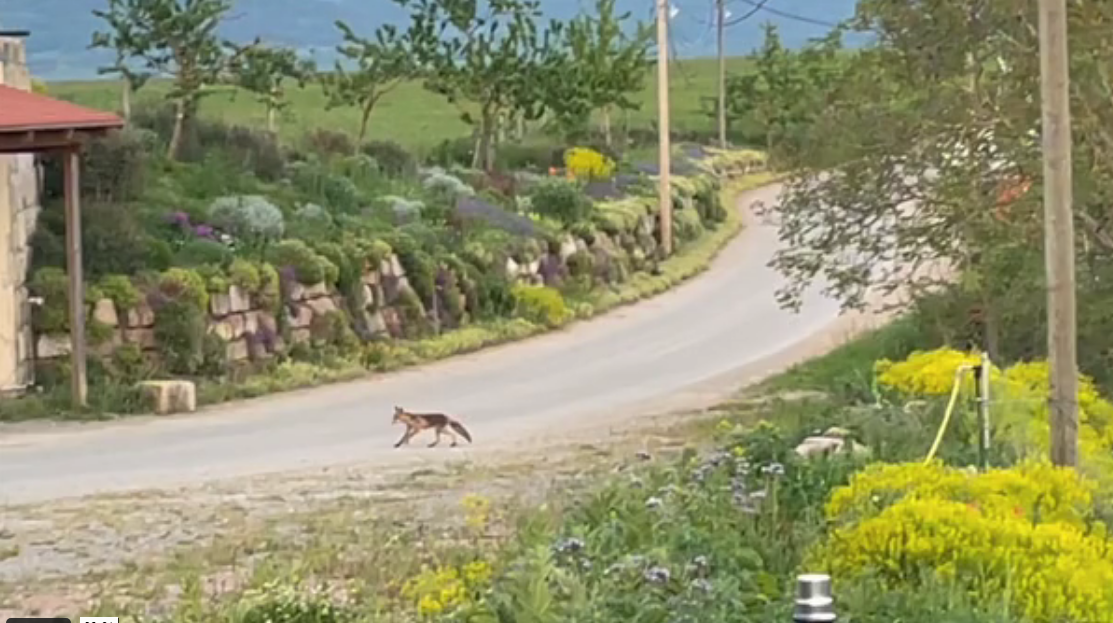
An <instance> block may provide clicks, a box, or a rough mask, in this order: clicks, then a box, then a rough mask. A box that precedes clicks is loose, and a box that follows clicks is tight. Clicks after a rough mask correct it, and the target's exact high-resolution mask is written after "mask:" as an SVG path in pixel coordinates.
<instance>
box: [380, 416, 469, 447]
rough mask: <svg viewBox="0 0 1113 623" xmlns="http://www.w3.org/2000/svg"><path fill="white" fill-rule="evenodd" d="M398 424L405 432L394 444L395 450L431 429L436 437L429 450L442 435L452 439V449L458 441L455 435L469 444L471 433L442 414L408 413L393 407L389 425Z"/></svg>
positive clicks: (437, 442) (454, 420)
mask: <svg viewBox="0 0 1113 623" xmlns="http://www.w3.org/2000/svg"><path fill="white" fill-rule="evenodd" d="M398 422H401V423H403V424H405V425H406V432H405V433H403V434H402V438H401V439H399V440H398V443H396V444H394V447H395V448H398V447H400V446H402V445H403V444H408V443H409V442H410V439H413V437H414V435H416V434H418V433H420V432H421V431H423V430H425V429H428V428H431V429H433V432H435V433H436V435H437V438H436V439H434V440H433V443H431V444H429V447H430V448H432V447H433V446H435V445H437V444H439V443H440V442H441V435H444V434H447V435H448V436H449V437H452V447H456V445H457V442H458V441H459V440H458V438H457V434H458V435H459V436H460V437H463V438H464V439H467V440H468V443H471V433H469V432H468V429H466V428H464V425H463V424H461V423H460V422H459V421H458V420H456V419H455V418H452V417H449V416H448V415H445V414H444V413H410V412H409V411H406V410H405V409H403V408H402V407H399V406H395V407H394V419H393V420H391V423H392V424H397V423H398Z"/></svg>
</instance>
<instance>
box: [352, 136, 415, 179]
mask: <svg viewBox="0 0 1113 623" xmlns="http://www.w3.org/2000/svg"><path fill="white" fill-rule="evenodd" d="M360 151H361V152H363V153H364V154H366V155H368V156H370V157H372V158H374V159H375V162H376V163H378V165H379V168H380V170H381V171H382V172H383V173H385V174H387V175H390V176H392V177H408V176H412V175H415V174H416V173H417V159H416V158H414V156H413V154H411V153H410V152H408V151H406V148H405V147H402V146H401V145H399V144H398V143H397V142H395V141H370V142H368V143H365V144H364V145H363V146H362V147H360Z"/></svg>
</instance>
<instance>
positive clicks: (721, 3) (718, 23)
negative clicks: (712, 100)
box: [715, 0, 727, 149]
mask: <svg viewBox="0 0 1113 623" xmlns="http://www.w3.org/2000/svg"><path fill="white" fill-rule="evenodd" d="M715 15H716V18H715V28H716V30H717V31H718V32H717V46H718V54H719V106H718V109H719V148H720V149H726V148H727V53H726V46H725V45H724V34H725V31H726V18H727V0H715Z"/></svg>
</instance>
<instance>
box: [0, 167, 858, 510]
mask: <svg viewBox="0 0 1113 623" xmlns="http://www.w3.org/2000/svg"><path fill="white" fill-rule="evenodd" d="M778 190H779V188H778V187H776V186H770V187H765V188H762V189H759V190H756V191H753V192H750V193H747V194H745V195H743V197H741V200H740V205H739V208H740V209H743V210H745V211H747V212H748V210H747V208H748V207H749V206H750V205H752V203H753V202H754V201H757V200H762V201H772V200H774V199H775V197H776V193H777V191H778ZM747 218H749V220H748V224H747V228H746V230H745V231H743V233H742V234H741V235H740V236H738V237H737V238H736V239H735V240H734V241H733V242H732V243H731V244H730V245H729V246H728V247H727V248H726V249H724V251H723V252H722V253H721V254H720V256H719V257H718V258H717V260H716V261H715V263H714V265H713V266H712V268H711V270H709V271H708V272H707V273H705V274H704V275H702V276H701V277H699V278H697V279H695V280H693V281H691V282H689V283H687V284H685V285H683V286H681V287H679V288H677V289H675V290H673V291H671V292H668V293H666V294H663V295H661V296H659V297H657V298H654V299H652V300H650V301H647V302H644V303H641V304H639V305H636V306H632V307H628V308H625V309H622V310H618V311H616V312H614V313H611V314H608V315H607V316H605V317H603V318H600V319H597V320H594V321H592V322H587V323H582V324H579V325H576V326H573V327H571V328H570V329H568V330H566V331H562V332H559V333H555V334H550V335H546V336H542V337H538V338H534V339H532V340H527V341H525V342H521V343H517V344H511V345H508V346H504V347H501V348H496V349H492V350H489V351H484V352H480V353H476V354H473V355H469V356H466V357H459V358H455V359H450V360H446V361H443V362H440V363H437V364H433V365H429V366H425V367H422V368H419V369H413V370H407V371H402V372H399V373H395V374H390V375H383V376H381V377H379V378H373V379H370V380H366V381H356V382H351V383H345V384H340V385H332V386H328V387H323V388H317V389H313V390H305V391H299V392H293V393H288V394H285V395H277V396H272V397H267V398H262V399H258V400H253V401H247V402H242V403H236V404H231V405H225V406H222V407H218V408H215V409H211V410H206V411H204V412H202V413H199V414H196V415H192V416H184V417H173V418H161V419H156V418H139V419H136V420H125V421H121V422H114V423H108V424H93V425H84V426H74V427H60V429H58V430H48V431H45V432H37V433H27V432H22V433H9V434H6V435H3V436H2V437H0V504H3V503H22V502H32V501H44V500H50V499H55V498H62V497H69V496H80V495H86V494H93V493H102V492H115V491H125V490H131V489H145V488H154V487H158V488H164V487H173V486H178V485H188V484H196V483H202V482H205V481H208V480H212V479H218V478H226V477H236V476H251V475H259V474H265V473H271V472H278V471H283V470H290V469H298V468H306V467H313V468H316V467H325V466H330V465H337V464H341V463H346V462H356V461H364V462H366V461H372V462H377V461H382V462H383V463H384V465H385V464H386V463H388V462H396V461H398V460H414V458H415V457H422V456H423V457H432V456H434V455H436V456H438V457H446V456H457V457H460V456H462V455H464V456H466V455H470V454H475V455H480V454H481V453H483V451H484V446H487V447H488V448H491V447H497V446H500V445H501V446H504V447H515V446H517V445H519V444H521V443H523V441H522V440H523V439H524V436H525V435H544V434H546V433H553V434H557V433H559V432H562V431H564V430H566V429H569V428H571V427H574V426H581V425H586V424H590V423H593V422H599V421H602V420H603V419H604V418H606V417H607V416H609V415H610V416H613V414H614V413H616V412H618V411H621V410H623V409H625V410H630V409H632V408H635V405H645V404H648V405H649V406H651V407H652V406H653V405H654V404H657V405H658V406H659V405H660V404H663V403H664V400H665V399H666V398H668V397H669V396H670V395H676V394H677V393H679V392H683V391H684V390H685V389H687V388H690V387H692V386H693V385H696V384H699V383H703V382H706V381H708V380H710V379H714V378H716V377H719V378H721V377H723V376H724V375H729V374H730V373H731V372H732V371H738V370H740V369H743V368H745V367H746V366H747V365H752V364H754V362H757V361H759V360H761V359H762V358H765V357H769V356H773V355H776V354H777V353H779V352H784V351H786V350H787V349H789V348H791V347H793V346H794V345H797V344H799V343H801V342H803V341H805V340H807V339H808V338H809V337H811V336H814V335H816V334H819V333H821V332H823V331H824V330H825V329H827V328H829V327H831V326H833V325H834V323H835V321H836V319H837V316H838V305H837V304H836V303H835V302H834V301H830V300H827V299H825V298H823V297H822V296H820V295H818V294H817V293H813V294H812V295H811V296H810V297H809V298H808V299H807V300H806V302H805V305H804V307H803V309H802V310H801V312H800V313H799V314H792V313H790V312H786V311H783V310H781V309H779V308H778V306H777V304H776V302H775V301H774V298H773V291H774V289H775V288H776V287H777V285H778V283H779V277H778V275H776V274H775V273H774V272H773V271H772V270H770V269H769V268H767V267H766V262H767V261H768V260H769V258H770V257H771V254H772V253H773V251H774V250H775V249H776V245H777V239H776V232H775V230H774V229H772V228H770V227H768V226H765V225H761V224H759V223H757V222H756V219H755V218H751V217H747ZM395 404H398V405H402V406H404V407H406V408H408V409H411V410H416V411H447V412H449V413H454V414H457V415H459V416H460V417H461V419H463V420H464V421H465V422H466V423H467V425H468V427H469V428H470V429H471V431H472V433H473V436H474V437H475V438H476V443H475V445H474V446H471V447H469V448H463V447H462V448H460V449H457V450H456V451H455V452H450V451H448V450H443V449H438V450H436V451H427V452H426V451H424V448H423V445H424V443H423V442H427V441H430V440H431V436H430V438H422V437H419V438H418V439H417V440H416V441H415V444H414V445H415V446H416V447H410V448H405V449H403V450H393V449H392V448H391V444H392V443H393V442H394V441H395V440H396V439H397V437H398V436H399V435H400V434H401V430H400V429H399V428H392V427H391V422H390V416H391V407H392V405H395ZM693 406H694V405H693ZM639 408H640V407H639ZM445 445H447V442H446V444H445ZM403 457H409V458H408V459H405V458H403ZM424 460H429V458H425V459H424Z"/></svg>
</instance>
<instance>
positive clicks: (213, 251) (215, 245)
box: [174, 238, 232, 267]
mask: <svg viewBox="0 0 1113 623" xmlns="http://www.w3.org/2000/svg"><path fill="white" fill-rule="evenodd" d="M231 261H232V250H231V249H229V248H228V246H227V245H225V244H224V243H222V242H219V241H216V240H213V239H211V238H194V239H193V240H190V241H188V242H186V243H185V244H184V245H182V248H180V249H178V252H177V253H175V254H174V264H176V265H178V266H186V267H197V266H202V265H205V264H211V265H214V266H225V265H227V264H228V263H229V262H231Z"/></svg>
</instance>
